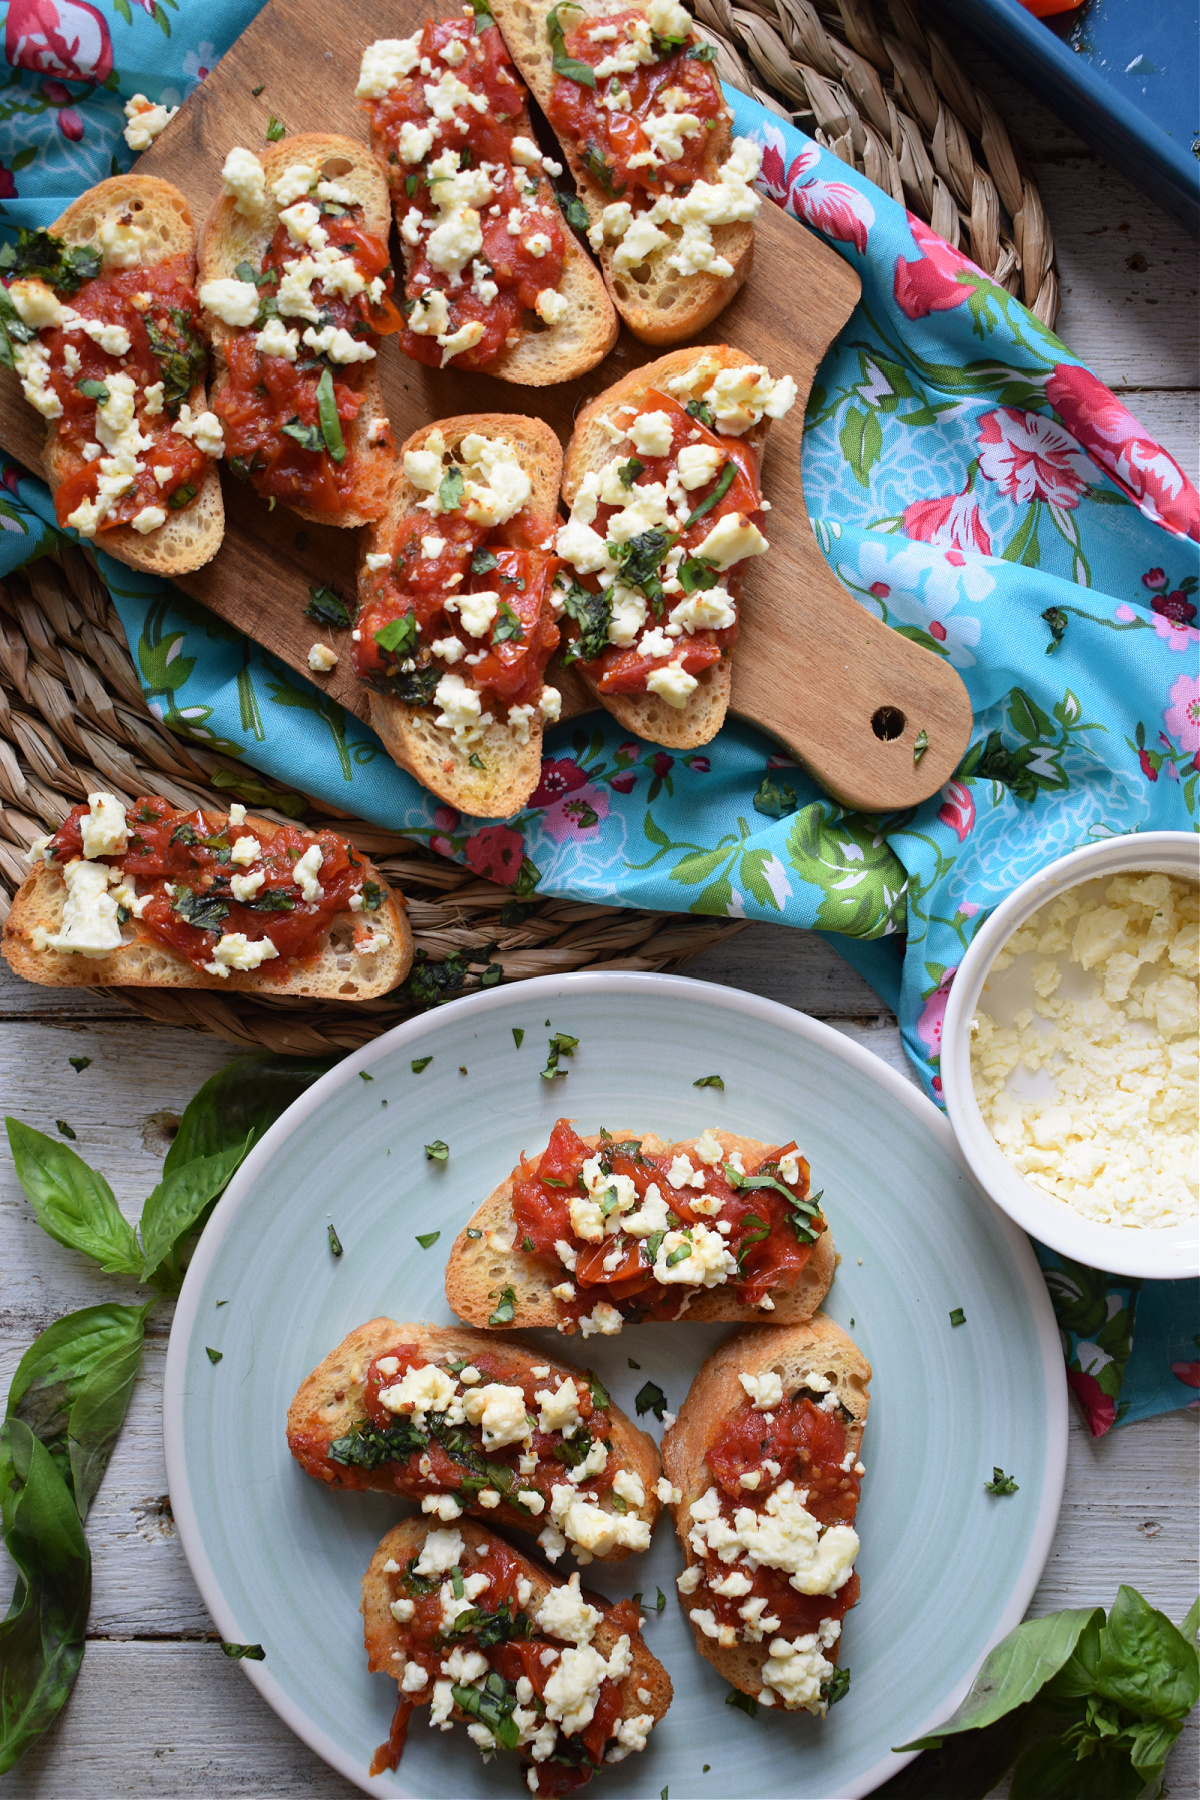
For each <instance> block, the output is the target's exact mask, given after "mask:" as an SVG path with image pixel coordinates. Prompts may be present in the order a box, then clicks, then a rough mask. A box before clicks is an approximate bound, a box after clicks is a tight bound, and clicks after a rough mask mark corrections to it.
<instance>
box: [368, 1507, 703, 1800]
mask: <svg viewBox="0 0 1200 1800" xmlns="http://www.w3.org/2000/svg"><path fill="white" fill-rule="evenodd" d="M434 1528H435V1527H434V1524H433V1522H432V1521H430V1520H428V1519H423V1518H416V1519H405V1520H403V1521H402V1523H401V1524H399V1525H395V1526H393V1528H392V1530H391V1531H389V1532H388V1534H387V1536H386V1537H385V1538H384V1539H383V1540H382V1542H381V1543H380V1545H379V1548H378V1549H377V1550H376V1552H375V1554H374V1556H373V1557H372V1558H371V1564H370V1567H369V1568H368V1570H367V1572H366V1574H365V1576H364V1577H363V1586H362V1615H363V1627H364V1629H363V1636H364V1638H365V1640H366V1647H367V1667H368V1668H369V1670H370V1671H371V1673H372V1674H373V1675H390V1676H391V1677H392V1679H393V1680H394V1681H396V1682H397V1683H399V1682H400V1681H401V1679H402V1677H403V1672H404V1667H405V1662H406V1658H405V1652H404V1637H403V1627H402V1626H400V1625H398V1624H397V1622H396V1620H395V1619H394V1618H393V1616H392V1612H391V1601H392V1599H393V1597H394V1595H395V1593H396V1592H401V1593H402V1592H403V1590H402V1589H399V1590H397V1589H393V1586H392V1583H393V1580H395V1576H394V1575H392V1574H389V1567H390V1568H391V1569H393V1570H394V1569H395V1567H396V1565H397V1564H398V1565H399V1567H400V1569H402V1570H403V1569H405V1568H407V1566H408V1564H409V1562H410V1561H411V1560H412V1558H413V1557H414V1556H419V1555H420V1552H421V1550H422V1549H423V1547H424V1544H425V1539H426V1537H427V1536H428V1535H429V1533H430V1531H431V1530H433V1529H434ZM443 1529H444V1528H443ZM451 1529H453V1530H456V1531H458V1532H459V1533H460V1535H461V1537H462V1542H463V1550H464V1552H465V1554H464V1555H463V1564H462V1568H463V1573H464V1575H469V1574H470V1572H471V1568H472V1567H478V1559H477V1557H476V1554H475V1552H476V1551H477V1550H478V1551H479V1552H480V1554H483V1553H485V1552H486V1550H487V1549H488V1548H489V1547H490V1546H492V1545H494V1544H501V1545H503V1548H504V1549H505V1551H507V1552H508V1555H509V1556H511V1557H515V1558H516V1561H517V1564H518V1567H519V1570H520V1575H521V1576H523V1578H524V1579H525V1580H526V1581H527V1582H528V1583H529V1587H530V1589H531V1592H530V1594H529V1596H528V1598H527V1599H526V1601H525V1602H524V1606H523V1609H522V1610H524V1612H525V1613H526V1615H527V1617H528V1618H530V1619H531V1620H534V1621H536V1615H537V1614H538V1612H539V1611H540V1610H541V1607H542V1605H543V1603H544V1601H545V1599H546V1596H547V1595H548V1594H550V1593H551V1592H553V1591H554V1590H555V1589H556V1588H557V1589H562V1588H565V1587H567V1586H568V1585H569V1584H568V1583H567V1582H565V1581H560V1580H558V1579H557V1578H556V1577H555V1576H553V1575H551V1574H550V1573H549V1572H548V1571H547V1570H546V1569H544V1568H543V1567H541V1566H540V1565H539V1564H538V1563H535V1562H531V1561H530V1560H529V1559H528V1558H527V1557H524V1556H522V1555H521V1553H520V1551H515V1550H513V1549H512V1547H511V1546H510V1545H509V1544H508V1543H507V1542H506V1541H505V1540H504V1539H502V1538H497V1537H496V1536H495V1535H494V1534H493V1533H492V1532H489V1531H485V1530H484V1529H483V1528H482V1526H479V1525H476V1524H474V1523H473V1522H472V1521H471V1520H469V1519H463V1520H460V1521H459V1522H458V1524H456V1525H455V1526H453V1527H452V1528H451ZM572 1579H573V1580H577V1579H578V1578H577V1577H573V1578H572ZM581 1598H582V1600H583V1601H585V1602H586V1603H587V1604H588V1605H590V1606H593V1607H595V1608H596V1610H597V1611H598V1612H599V1613H600V1614H601V1615H602V1616H601V1619H600V1622H599V1624H597V1625H596V1626H595V1629H594V1632H593V1635H592V1638H591V1644H592V1647H593V1648H594V1649H595V1651H596V1652H597V1654H598V1655H599V1656H602V1657H603V1658H604V1659H605V1660H606V1661H608V1660H609V1659H610V1658H611V1657H612V1655H613V1652H614V1651H615V1650H616V1649H617V1646H618V1642H619V1640H620V1639H621V1638H622V1637H626V1638H627V1639H628V1640H629V1663H630V1667H629V1673H628V1674H627V1675H625V1676H623V1677H621V1678H620V1680H619V1681H618V1684H617V1685H618V1688H619V1691H620V1696H621V1705H620V1710H619V1712H618V1713H617V1716H616V1718H615V1719H614V1721H613V1730H612V1732H611V1734H610V1737H609V1740H608V1742H609V1744H612V1742H613V1739H614V1738H615V1737H616V1733H617V1727H618V1726H619V1725H620V1724H622V1723H625V1722H629V1724H630V1725H632V1722H633V1721H635V1720H636V1721H637V1725H636V1726H634V1727H633V1729H632V1732H631V1733H629V1735H627V1737H626V1739H625V1745H626V1748H627V1749H628V1748H629V1747H630V1742H629V1738H630V1736H632V1737H633V1739H634V1744H635V1745H636V1743H637V1740H638V1739H640V1740H641V1742H642V1743H644V1742H645V1738H646V1734H647V1733H648V1732H649V1731H650V1730H651V1729H652V1728H653V1726H655V1725H656V1724H657V1723H658V1721H659V1720H660V1719H661V1718H662V1717H663V1714H664V1713H665V1712H666V1710H667V1708H668V1707H669V1706H670V1704H671V1699H672V1694H673V1689H672V1686H671V1677H670V1676H669V1675H668V1674H667V1671H666V1670H665V1669H664V1668H663V1666H662V1664H661V1663H660V1662H659V1661H658V1658H657V1657H655V1656H652V1655H651V1654H650V1651H649V1650H648V1649H647V1648H646V1645H645V1642H644V1640H643V1638H642V1634H641V1631H640V1630H636V1629H635V1630H631V1629H630V1623H629V1614H630V1612H631V1611H632V1612H633V1617H634V1618H636V1617H637V1613H636V1611H633V1609H631V1608H630V1605H629V1602H628V1601H624V1602H621V1603H620V1607H619V1610H618V1609H617V1608H614V1607H613V1606H611V1605H610V1603H609V1602H608V1601H607V1600H605V1598H604V1596H603V1595H602V1594H596V1593H593V1592H591V1591H590V1590H589V1589H587V1588H585V1589H584V1590H583V1593H582V1596H581ZM480 1605H481V1606H482V1607H483V1608H484V1609H486V1608H487V1596H486V1595H481V1596H480ZM534 1629H535V1632H536V1633H537V1638H536V1639H535V1641H544V1643H545V1645H546V1647H547V1649H548V1648H549V1647H550V1646H551V1645H553V1646H554V1647H555V1648H557V1649H559V1650H560V1652H562V1653H563V1654H564V1655H565V1656H570V1655H571V1654H572V1650H573V1649H574V1645H573V1644H569V1643H568V1640H565V1639H560V1638H556V1637H555V1636H554V1635H553V1634H552V1633H551V1632H549V1631H547V1630H543V1629H541V1628H540V1627H538V1626H537V1625H536V1622H535V1625H534ZM474 1642H475V1640H474V1639H473V1638H472V1637H471V1636H470V1635H469V1634H467V1635H464V1636H462V1637H457V1638H449V1639H448V1640H447V1641H446V1646H445V1648H446V1654H447V1655H449V1654H450V1653H451V1651H452V1650H453V1648H454V1647H455V1645H458V1646H460V1647H461V1648H462V1649H464V1650H465V1649H467V1648H473V1647H474ZM589 1660H590V1659H589ZM443 1685H445V1684H443ZM435 1693H436V1690H435V1684H434V1683H433V1682H429V1681H426V1683H425V1684H424V1685H423V1686H422V1687H421V1688H419V1689H418V1690H417V1692H416V1693H415V1694H411V1695H410V1694H406V1693H404V1691H403V1690H401V1693H400V1709H405V1708H407V1707H409V1706H410V1705H411V1706H428V1705H429V1704H430V1703H431V1702H432V1701H433V1700H434V1698H435ZM400 1709H398V1710H397V1715H396V1720H395V1722H394V1723H393V1735H392V1739H391V1743H390V1745H383V1746H381V1747H380V1750H379V1752H378V1753H377V1755H376V1759H375V1762H374V1763H373V1764H372V1773H376V1772H378V1771H379V1770H381V1769H383V1768H394V1767H395V1762H396V1758H397V1755H398V1750H399V1745H400V1744H402V1743H403V1733H404V1728H405V1726H406V1725H407V1722H408V1713H407V1711H404V1710H400ZM591 1716H592V1715H591V1714H590V1713H588V1714H587V1718H588V1720H589V1721H590V1719H591ZM451 1717H453V1718H456V1719H465V1718H466V1714H464V1713H463V1711H462V1709H461V1708H460V1707H458V1706H457V1705H456V1706H455V1707H454V1709H453V1712H452V1714H451ZM397 1728H398V1729H397ZM447 1728H448V1727H443V1729H447ZM584 1729H585V1730H586V1726H585V1727H584ZM559 1730H560V1732H561V1730H562V1727H561V1725H560V1727H559ZM397 1739H399V1744H398V1743H397ZM528 1755H529V1752H528V1751H524V1754H523V1760H525V1758H527V1757H528ZM538 1766H539V1765H538V1763H537V1762H536V1761H535V1762H533V1763H532V1765H531V1768H532V1769H536V1768H537V1767H538ZM529 1787H530V1789H531V1790H532V1791H533V1792H534V1793H536V1792H537V1789H536V1788H534V1787H533V1783H532V1781H530V1782H529Z"/></svg>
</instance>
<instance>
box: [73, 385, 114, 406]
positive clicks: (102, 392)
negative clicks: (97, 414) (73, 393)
mask: <svg viewBox="0 0 1200 1800" xmlns="http://www.w3.org/2000/svg"><path fill="white" fill-rule="evenodd" d="M75 385H76V387H77V388H78V389H79V392H80V393H81V394H82V395H83V397H84V399H85V400H96V401H99V402H100V404H101V405H103V404H104V402H105V401H106V400H110V399H111V398H112V396H111V394H110V393H109V391H108V388H107V387H106V385H105V383H104V382H103V381H77V382H76V383H75Z"/></svg>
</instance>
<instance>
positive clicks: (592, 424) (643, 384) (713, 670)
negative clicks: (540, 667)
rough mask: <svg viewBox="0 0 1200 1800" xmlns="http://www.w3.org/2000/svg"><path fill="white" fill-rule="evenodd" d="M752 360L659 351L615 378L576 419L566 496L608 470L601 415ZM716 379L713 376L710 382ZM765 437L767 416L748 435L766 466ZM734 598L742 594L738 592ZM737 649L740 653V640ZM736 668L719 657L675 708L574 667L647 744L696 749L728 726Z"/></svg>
mask: <svg viewBox="0 0 1200 1800" xmlns="http://www.w3.org/2000/svg"><path fill="white" fill-rule="evenodd" d="M753 361H754V358H753V357H752V356H747V355H746V354H745V352H744V351H742V350H735V349H733V347H732V346H731V345H729V344H709V345H707V346H704V345H702V346H700V347H699V348H693V349H687V350H672V351H671V352H670V354H669V355H667V356H660V357H659V358H658V360H657V361H656V362H652V363H643V365H642V367H641V368H640V369H634V370H632V371H631V373H630V374H628V375H624V376H622V378H621V380H620V381H615V382H614V383H613V385H612V387H610V388H606V389H605V391H604V392H603V393H602V394H600V395H599V396H598V397H597V398H596V399H595V400H592V401H589V403H588V405H587V406H585V407H584V408H583V411H582V412H581V413H580V414H579V417H578V418H577V419H576V421H575V430H574V431H573V432H572V434H571V441H570V443H569V444H568V445H567V453H566V457H565V459H564V462H563V497H564V499H565V500H566V502H567V505H568V506H572V505H574V502H575V495H576V494H577V493H578V491H579V484H580V482H581V481H582V480H583V478H584V476H585V475H589V474H591V473H592V471H593V470H597V469H601V468H603V466H604V464H605V463H606V462H608V461H609V459H610V458H611V457H612V455H613V443H612V439H611V438H610V437H609V436H608V434H607V433H606V431H605V430H604V427H603V426H602V425H601V424H600V420H601V419H607V418H611V417H612V414H613V413H614V411H616V410H617V409H618V408H620V407H621V406H622V405H630V406H635V407H640V406H642V405H643V404H644V402H645V399H646V396H647V394H648V393H649V392H650V390H651V389H652V388H657V389H659V390H660V391H661V390H662V389H663V388H664V387H665V384H666V383H667V382H668V381H673V380H675V379H676V378H677V377H679V376H681V375H685V374H687V372H688V371H689V370H691V369H693V368H694V369H696V370H697V371H699V370H700V369H701V368H702V367H703V366H706V367H708V368H709V369H711V370H713V371H714V372H715V371H716V370H717V369H734V368H737V367H739V366H740V365H744V364H746V363H753ZM711 379H712V375H711V374H710V375H709V376H708V378H707V380H708V381H711ZM700 385H701V386H703V385H707V383H701V384H700ZM766 438H767V421H766V420H765V419H763V420H761V421H760V422H759V424H757V425H752V426H751V428H750V430H749V431H747V432H746V433H745V436H744V437H743V438H742V440H741V441H742V442H743V443H747V444H750V445H752V446H753V448H754V449H755V450H756V451H757V452H758V455H759V461H760V465H761V460H762V451H763V447H764V445H765V443H766ZM734 597H735V599H736V598H737V596H736V595H735V596H734ZM732 654H734V655H735V654H736V645H735V646H734V650H733V652H732ZM732 667H733V665H732V661H731V655H729V654H727V655H725V656H722V658H721V660H720V662H717V663H710V665H709V667H708V668H707V669H702V670H701V672H700V674H699V675H698V676H697V677H696V680H697V682H698V684H699V685H698V686H697V687H696V689H695V691H694V692H693V693H691V694H690V695H689V696H688V701H687V705H686V706H682V707H678V706H669V705H668V704H667V702H666V701H665V700H664V699H663V698H662V696H661V694H651V693H645V694H602V693H601V692H600V689H599V687H598V686H597V685H596V682H595V681H594V680H593V678H592V677H591V676H590V675H589V674H588V672H587V669H586V668H585V667H584V665H583V664H582V663H577V664H576V665H575V669H576V673H577V674H578V675H579V676H580V678H581V679H582V681H583V683H584V686H585V687H586V688H587V689H588V690H589V692H590V693H592V694H594V695H595V696H596V699H597V700H598V701H599V702H600V704H601V706H603V708H604V710H605V711H606V712H610V713H611V714H612V716H613V718H614V719H617V720H619V721H620V723H621V724H622V725H623V726H624V727H625V729H626V730H627V731H632V732H635V733H636V735H637V736H638V737H640V738H645V739H646V740H647V742H648V743H651V744H661V745H662V746H663V748H664V749H665V750H697V749H699V747H700V745H701V744H709V743H711V742H712V740H713V738H715V737H716V735H717V733H718V731H720V729H721V727H722V725H723V724H724V723H725V714H726V712H727V711H728V709H729V694H730V687H731V683H732Z"/></svg>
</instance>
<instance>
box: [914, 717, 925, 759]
mask: <svg viewBox="0 0 1200 1800" xmlns="http://www.w3.org/2000/svg"><path fill="white" fill-rule="evenodd" d="M928 748H929V733H928V732H927V731H926V730H925V728H924V726H922V728H921V730H920V731H918V733H917V735H916V739H915V740H914V743H913V762H914V763H919V762H920V760H921V758H922V757H923V756H924V754H925V752H926V751H927V750H928Z"/></svg>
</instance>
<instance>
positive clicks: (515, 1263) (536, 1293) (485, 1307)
mask: <svg viewBox="0 0 1200 1800" xmlns="http://www.w3.org/2000/svg"><path fill="white" fill-rule="evenodd" d="M613 1135H614V1137H617V1138H618V1139H620V1138H622V1137H641V1138H642V1139H648V1138H650V1139H652V1138H653V1134H652V1133H650V1132H642V1133H639V1132H637V1131H631V1132H627V1133H614V1134H613ZM715 1136H716V1137H717V1138H718V1139H719V1140H720V1143H721V1145H722V1147H723V1149H724V1150H725V1153H726V1155H727V1156H728V1155H730V1154H731V1153H732V1152H733V1151H735V1150H740V1151H741V1153H742V1156H743V1158H744V1159H753V1160H757V1159H758V1158H759V1157H761V1155H762V1153H763V1151H764V1150H767V1149H770V1148H771V1146H770V1145H768V1144H766V1143H763V1142H762V1141H760V1140H758V1139H756V1138H748V1137H741V1136H739V1135H738V1134H737V1133H735V1132H730V1131H720V1130H718V1131H716V1132H715ZM601 1141H602V1140H601V1139H600V1138H599V1136H590V1137H587V1136H585V1137H584V1138H583V1142H584V1143H585V1144H587V1145H588V1147H589V1148H590V1149H592V1150H595V1149H597V1148H599V1146H600V1143H601ZM653 1141H654V1142H655V1144H657V1142H658V1140H657V1139H654V1140H653ZM695 1143H696V1139H695V1138H681V1139H679V1140H678V1141H677V1142H676V1143H674V1144H664V1145H662V1146H661V1148H662V1149H663V1150H664V1151H665V1152H667V1153H668V1154H671V1153H677V1152H682V1151H684V1150H690V1149H692V1148H693V1147H694V1145H695ZM519 1173H520V1170H519V1168H518V1169H514V1170H513V1172H512V1174H510V1175H506V1176H505V1178H504V1180H503V1181H501V1182H500V1183H498V1185H497V1186H496V1187H494V1188H493V1189H492V1191H491V1193H490V1194H489V1195H488V1197H487V1199H486V1200H485V1201H484V1202H483V1205H482V1206H481V1207H479V1209H478V1211H477V1212H475V1213H474V1214H473V1215H472V1217H471V1218H470V1219H469V1220H468V1221H467V1223H466V1225H465V1226H464V1227H463V1229H462V1230H461V1231H460V1232H459V1233H458V1236H457V1237H456V1238H455V1240H454V1243H453V1244H452V1245H451V1247H450V1254H449V1256H448V1257H447V1259H446V1299H447V1301H448V1302H449V1304H450V1307H451V1310H452V1311H453V1312H455V1313H457V1314H458V1316H459V1318H460V1319H463V1320H464V1321H465V1322H466V1323H467V1324H469V1325H475V1326H480V1325H486V1324H487V1323H488V1319H489V1318H490V1316H491V1314H492V1312H494V1310H495V1307H494V1304H493V1302H494V1300H495V1298H496V1295H497V1294H498V1293H499V1291H500V1288H501V1287H502V1286H504V1285H505V1284H507V1285H509V1286H511V1287H512V1288H513V1290H514V1294H515V1304H514V1307H513V1317H514V1325H513V1329H524V1330H529V1331H532V1330H533V1329H534V1328H535V1327H541V1326H558V1325H559V1324H560V1322H561V1321H562V1315H561V1313H560V1312H559V1310H558V1303H557V1302H556V1300H555V1299H554V1297H553V1295H552V1293H551V1291H550V1290H551V1288H552V1287H553V1286H554V1285H555V1284H554V1280H553V1277H552V1276H551V1275H550V1274H549V1273H548V1272H547V1271H546V1269H544V1268H543V1267H542V1265H541V1263H540V1262H538V1261H537V1259H536V1258H535V1257H532V1256H529V1255H527V1254H526V1253H525V1252H524V1251H521V1250H515V1249H514V1250H509V1251H507V1252H500V1251H495V1250H491V1249H490V1248H489V1247H488V1243H487V1239H488V1233H489V1231H491V1232H496V1231H501V1232H502V1231H505V1230H506V1229H507V1227H509V1226H510V1225H512V1223H513V1213H512V1191H513V1182H514V1180H515V1178H516V1176H517V1175H518V1174H519ZM468 1231H479V1232H482V1234H483V1235H482V1237H481V1238H469V1237H468V1236H467V1233H468ZM485 1254H489V1255H490V1256H491V1257H492V1258H493V1259H494V1260H493V1262H492V1263H491V1264H490V1265H489V1273H490V1271H491V1270H493V1269H498V1270H499V1271H500V1273H497V1274H495V1275H492V1276H491V1279H492V1281H493V1282H494V1286H491V1287H489V1286H487V1285H485V1284H486V1281H487V1279H488V1277H487V1276H486V1275H485V1277H484V1280H483V1281H482V1282H481V1281H480V1280H479V1279H478V1278H477V1277H476V1275H475V1267H474V1265H477V1264H478V1263H480V1262H482V1261H483V1258H484V1256H485ZM836 1268H837V1252H836V1250H835V1248H834V1243H833V1234H832V1232H831V1231H830V1230H829V1225H828V1221H826V1228H825V1230H824V1231H823V1232H822V1233H821V1234H820V1236H819V1237H818V1239H817V1241H816V1243H815V1244H814V1245H813V1249H812V1255H811V1256H810V1257H809V1259H808V1261H807V1262H806V1263H805V1265H804V1267H803V1268H802V1269H801V1271H800V1273H799V1275H798V1276H797V1278H796V1280H795V1282H794V1283H793V1284H792V1286H791V1287H790V1288H788V1289H787V1290H786V1291H784V1292H783V1293H780V1294H779V1295H778V1296H772V1298H774V1300H775V1310H774V1312H772V1313H770V1314H765V1313H764V1312H763V1310H762V1308H761V1307H758V1306H747V1305H744V1304H742V1303H740V1302H738V1301H735V1300H734V1299H733V1298H732V1296H731V1295H730V1294H729V1293H727V1292H726V1290H725V1289H724V1288H723V1287H716V1288H706V1289H704V1290H702V1291H701V1292H698V1293H696V1294H695V1296H694V1298H693V1299H692V1300H691V1302H690V1303H689V1305H688V1307H687V1310H686V1312H685V1313H684V1314H683V1315H682V1319H683V1320H686V1322H687V1323H688V1324H689V1325H696V1324H718V1323H738V1322H746V1323H748V1322H750V1321H751V1320H753V1321H754V1322H755V1323H756V1324H762V1323H763V1322H764V1321H765V1320H767V1321H769V1323H770V1325H771V1326H773V1327H775V1326H784V1325H794V1324H800V1323H803V1322H804V1321H805V1320H807V1319H809V1318H811V1317H812V1315H813V1314H814V1313H815V1312H816V1310H817V1308H818V1307H819V1306H820V1304H821V1302H822V1300H823V1299H824V1298H825V1296H826V1294H827V1293H828V1292H829V1289H830V1286H831V1285H832V1282H833V1277H834V1272H835V1270H836ZM563 1279H566V1277H565V1274H564V1276H563ZM679 1322H680V1321H679V1320H670V1319H667V1320H652V1319H651V1320H647V1321H646V1323H647V1324H659V1323H661V1324H667V1325H670V1324H675V1323H679ZM501 1329H506V1328H504V1327H502V1328H501ZM564 1335H572V1334H570V1333H564Z"/></svg>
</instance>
